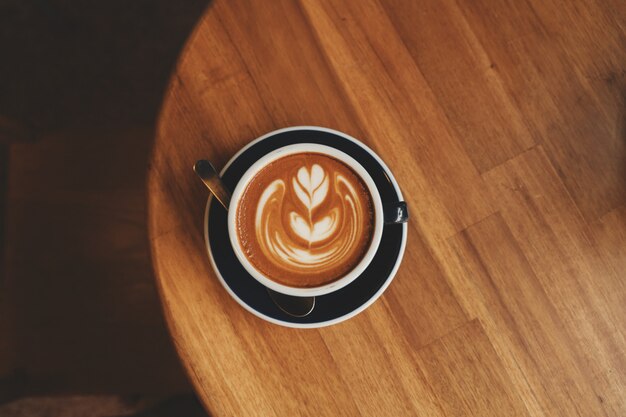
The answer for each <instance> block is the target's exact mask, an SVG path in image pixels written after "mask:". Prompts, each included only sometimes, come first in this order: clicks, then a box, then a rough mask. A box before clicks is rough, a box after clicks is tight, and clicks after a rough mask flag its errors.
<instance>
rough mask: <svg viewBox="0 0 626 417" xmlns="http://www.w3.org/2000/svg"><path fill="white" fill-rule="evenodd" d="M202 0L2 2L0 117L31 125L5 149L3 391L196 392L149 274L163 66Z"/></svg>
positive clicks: (167, 66) (0, 280)
mask: <svg viewBox="0 0 626 417" xmlns="http://www.w3.org/2000/svg"><path fill="white" fill-rule="evenodd" d="M208 4H209V0H191V1H185V2H173V1H167V0H134V1H121V0H114V1H100V0H98V1H95V0H88V1H85V0H83V1H78V0H77V1H70V0H3V1H0V54H1V56H0V119H2V120H10V121H11V123H13V122H16V124H17V125H19V126H20V127H23V128H24V130H25V131H27V132H28V135H25V136H28V139H31V140H30V141H28V142H27V143H24V142H23V141H22V142H21V143H11V144H10V145H8V148H6V150H5V151H3V152H0V156H2V155H4V157H5V158H8V162H7V161H0V165H2V166H3V168H6V171H7V173H6V174H7V175H8V180H7V183H8V186H7V187H6V188H7V190H6V196H0V200H5V201H3V202H2V203H3V205H4V206H5V209H6V210H5V213H6V214H5V215H4V218H2V219H0V221H2V222H3V223H4V224H5V226H6V227H5V229H4V230H5V232H4V236H0V239H2V240H3V241H4V251H5V253H4V264H2V265H0V266H1V267H2V272H0V332H1V333H0V391H3V392H2V393H0V397H2V396H3V395H4V398H0V403H1V402H2V401H3V400H4V401H6V400H9V399H10V398H9V396H8V395H6V393H7V392H12V393H13V396H15V397H17V396H23V395H33V394H37V395H41V394H47V393H52V394H72V395H74V394H81V393H111V394H114V393H119V394H124V395H130V394H133V393H136V394H139V395H144V394H145V395H157V396H167V395H168V394H173V393H177V392H188V391H189V390H190V388H189V386H188V384H187V382H186V378H185V377H184V375H183V373H182V371H181V369H180V366H179V364H178V361H177V358H176V356H175V354H174V352H173V349H172V346H171V344H170V342H169V336H168V335H167V331H166V329H165V327H164V324H163V319H162V315H161V310H160V305H159V302H158V297H157V293H156V289H155V287H154V279H153V275H152V270H151V265H150V260H149V254H148V245H147V234H146V221H145V214H146V213H145V207H146V203H145V179H146V167H147V158H148V154H149V151H150V148H151V144H152V138H153V132H154V123H155V120H156V116H157V112H158V109H159V107H160V104H161V98H162V94H163V92H164V89H165V87H166V85H167V81H168V78H169V74H170V72H171V70H172V68H173V66H174V64H175V62H176V58H177V56H178V54H179V52H180V50H181V48H182V46H183V44H184V42H185V40H186V39H187V37H188V36H189V34H190V33H191V31H192V30H193V28H194V26H195V24H196V23H197V21H198V19H199V18H200V16H201V15H202V13H203V12H204V10H205V9H206V7H207V5H208ZM2 120H0V122H1V121H2ZM0 127H2V125H1V123H0ZM0 133H2V132H0ZM0 136H2V135H0ZM18 136H19V135H18ZM9 139H10V138H9ZM16 139H18V140H19V139H24V138H23V137H16ZM7 166H8V168H7ZM0 188H2V187H0ZM0 230H1V229H0ZM0 247H1V246H0ZM13 382H14V383H13ZM9 388H10V389H9Z"/></svg>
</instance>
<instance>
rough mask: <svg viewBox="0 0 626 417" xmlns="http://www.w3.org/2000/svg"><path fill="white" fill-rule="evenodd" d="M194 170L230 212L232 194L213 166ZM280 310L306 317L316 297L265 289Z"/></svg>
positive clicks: (201, 162) (197, 166) (204, 162)
mask: <svg viewBox="0 0 626 417" xmlns="http://www.w3.org/2000/svg"><path fill="white" fill-rule="evenodd" d="M193 170H194V172H195V173H196V174H198V176H199V177H200V179H201V180H202V182H203V183H204V185H206V186H207V188H208V189H209V191H211V193H212V194H213V195H214V196H215V198H216V199H217V201H219V202H220V204H222V206H224V208H225V209H226V210H228V206H229V204H230V192H229V191H228V189H227V188H226V185H224V183H223V182H222V179H221V178H220V176H219V174H218V173H217V171H216V170H215V168H214V167H213V165H212V164H211V163H210V162H209V161H207V160H205V159H201V160H199V161H197V162H196V163H195V165H194V166H193ZM265 289H266V290H267V292H268V294H269V296H270V298H271V299H272V301H273V302H274V304H276V306H277V307H278V308H280V309H281V310H282V311H284V312H285V313H287V314H289V315H290V316H293V317H305V316H308V315H309V314H311V312H312V311H313V309H314V308H315V297H294V296H292V295H286V294H281V293H279V292H276V291H274V290H270V289H269V288H267V287H266V288H265Z"/></svg>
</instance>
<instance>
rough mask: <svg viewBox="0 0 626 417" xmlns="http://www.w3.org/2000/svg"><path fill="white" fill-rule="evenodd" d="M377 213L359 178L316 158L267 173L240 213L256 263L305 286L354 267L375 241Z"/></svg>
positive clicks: (280, 164)
mask: <svg viewBox="0 0 626 417" xmlns="http://www.w3.org/2000/svg"><path fill="white" fill-rule="evenodd" d="M255 197H256V198H255ZM373 216H374V215H373V208H372V201H371V196H370V195H369V191H368V190H367V188H366V186H365V185H364V183H363V181H362V180H361V179H360V177H359V176H358V175H357V174H356V173H355V172H354V171H352V169H350V168H349V167H348V166H347V165H345V164H343V163H341V162H340V161H338V160H336V159H334V158H331V157H328V156H325V155H322V154H314V153H301V154H295V155H289V156H286V157H283V158H281V159H279V160H277V161H274V162H272V163H271V164H269V165H268V166H267V167H265V168H264V169H263V170H261V171H260V172H259V173H258V174H257V175H256V176H255V177H254V178H253V180H252V181H251V182H250V184H249V185H248V187H247V188H246V190H245V191H244V196H243V198H242V203H241V204H240V206H239V209H238V213H237V218H238V226H239V227H238V231H239V239H240V242H241V243H242V246H243V247H244V249H245V253H246V256H247V257H248V259H249V260H250V262H251V263H252V264H253V265H254V266H255V267H256V268H257V269H259V270H260V271H261V272H263V273H264V274H265V275H267V276H269V277H271V278H272V279H273V280H275V281H277V282H279V283H283V284H285V285H291V286H298V287H307V286H319V285H323V284H325V283H327V282H332V281H334V280H336V279H339V278H341V276H343V275H344V274H345V273H347V272H349V271H350V270H351V269H352V268H354V266H355V265H356V264H357V263H358V262H359V261H360V260H361V258H362V256H363V254H364V253H365V252H366V251H367V249H368V246H369V243H370V242H371V235H372V225H373ZM251 232H253V233H251Z"/></svg>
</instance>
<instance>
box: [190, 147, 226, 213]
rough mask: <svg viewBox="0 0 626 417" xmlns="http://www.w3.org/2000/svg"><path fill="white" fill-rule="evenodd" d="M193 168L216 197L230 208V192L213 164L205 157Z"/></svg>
mask: <svg viewBox="0 0 626 417" xmlns="http://www.w3.org/2000/svg"><path fill="white" fill-rule="evenodd" d="M193 170H194V171H195V173H196V174H198V176H199V177H200V179H201V180H202V182H203V183H204V185H206V186H207V188H208V189H209V190H210V191H211V193H212V194H213V195H214V196H215V198H217V200H218V201H219V202H220V203H221V204H222V206H224V208H225V209H226V210H228V206H229V204H230V192H229V191H228V190H227V189H226V187H225V186H224V183H223V182H222V180H221V179H220V176H219V175H218V173H217V171H216V170H215V168H214V167H213V165H212V164H211V163H210V162H209V161H207V160H205V159H200V160H199V161H197V162H196V163H195V165H194V166H193Z"/></svg>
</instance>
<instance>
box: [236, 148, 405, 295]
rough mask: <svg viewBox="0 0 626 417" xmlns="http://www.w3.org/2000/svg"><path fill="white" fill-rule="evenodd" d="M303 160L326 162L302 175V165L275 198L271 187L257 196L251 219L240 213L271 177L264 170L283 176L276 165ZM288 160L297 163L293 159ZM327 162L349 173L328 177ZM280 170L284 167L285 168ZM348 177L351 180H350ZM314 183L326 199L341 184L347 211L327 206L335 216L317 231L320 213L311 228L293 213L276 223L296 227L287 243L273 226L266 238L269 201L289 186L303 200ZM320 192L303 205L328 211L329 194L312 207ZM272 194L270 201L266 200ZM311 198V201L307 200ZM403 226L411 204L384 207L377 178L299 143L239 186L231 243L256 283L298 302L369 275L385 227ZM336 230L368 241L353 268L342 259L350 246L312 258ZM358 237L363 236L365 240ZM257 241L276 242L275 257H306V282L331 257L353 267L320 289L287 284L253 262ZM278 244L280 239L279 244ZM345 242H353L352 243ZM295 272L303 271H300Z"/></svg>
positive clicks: (332, 153) (254, 169) (343, 157)
mask: <svg viewBox="0 0 626 417" xmlns="http://www.w3.org/2000/svg"><path fill="white" fill-rule="evenodd" d="M302 155H309V156H312V157H313V159H314V160H315V159H316V158H317V159H318V160H319V161H320V162H319V164H313V165H310V166H309V167H308V168H300V169H299V170H297V165H296V171H293V170H292V171H293V172H294V174H293V175H291V177H290V178H285V179H284V180H283V181H282V183H277V184H278V185H277V187H278V186H280V187H282V188H280V187H278V188H277V191H276V192H277V193H278V194H276V193H274V194H272V189H270V187H267V188H265V189H264V191H263V194H259V195H257V196H256V199H257V200H258V203H256V205H255V206H253V207H252V209H250V210H248V211H249V215H246V214H245V213H243V214H240V209H241V210H242V211H243V210H244V209H243V207H247V206H246V204H247V203H248V201H247V199H248V198H249V197H248V196H247V195H248V194H249V193H250V192H249V191H248V189H249V188H250V186H251V184H253V183H254V182H255V181H258V177H259V176H260V173H261V176H262V173H263V172H265V171H264V170H266V168H267V167H270V166H274V171H276V172H280V170H277V166H278V165H276V164H283V162H282V161H287V162H288V161H290V160H292V162H293V160H294V157H296V158H299V157H300V156H302ZM287 157H292V158H291V159H289V158H287ZM323 161H330V165H331V166H332V165H333V162H332V161H335V162H337V164H335V166H336V168H338V169H339V170H340V171H341V170H343V171H341V172H340V174H336V175H335V176H334V177H333V176H332V175H331V174H330V173H329V172H326V171H330V170H331V168H326V169H324V168H322V166H324V164H323ZM274 163H276V164H274ZM273 164H274V165H273ZM287 165H288V164H287ZM292 165H293V164H292ZM315 165H317V167H315ZM341 166H344V167H345V168H342V167H341ZM278 167H279V168H280V166H278ZM301 174H302V175H301ZM285 175H287V174H285ZM351 176H352V177H351ZM345 178H349V179H348V180H345ZM350 178H352V179H350ZM333 179H334V182H333ZM300 180H302V181H300ZM268 181H269V180H268ZM277 181H279V180H277ZM312 183H314V184H313V185H316V186H317V187H318V189H319V190H323V191H326V194H328V192H329V191H328V190H329V187H330V189H332V187H333V184H336V189H337V190H339V189H340V190H342V192H344V193H345V196H343V195H342V198H343V200H342V199H336V201H339V202H341V204H343V207H344V209H343V211H342V210H339V208H332V207H330V206H329V207H327V208H328V211H329V213H330V214H329V215H328V216H326V217H323V218H322V219H321V220H320V221H319V222H318V223H317V224H315V225H314V226H311V216H312V215H311V213H312V210H314V209H311V208H309V212H308V215H309V225H308V226H307V225H306V224H305V223H306V222H305V221H304V220H303V217H305V216H300V215H299V214H298V213H295V212H290V213H289V214H288V215H286V217H285V218H286V219H288V221H284V222H283V223H274V224H277V225H278V226H279V227H282V226H284V224H288V226H287V227H291V228H292V229H293V230H288V231H287V232H286V234H285V235H284V236H283V237H282V239H281V236H280V235H278V234H277V232H276V231H275V230H274V229H273V228H272V227H270V226H267V227H266V232H267V233H265V234H262V233H260V232H259V231H258V230H260V228H261V227H263V223H262V222H260V221H259V220H258V219H259V218H263V216H264V207H266V206H268V205H269V203H267V201H273V200H272V198H274V197H276V196H284V195H285V194H284V193H285V188H289V187H291V188H290V190H289V192H291V195H293V196H300V197H301V196H302V195H303V188H306V186H310V187H312V185H311V184H312ZM272 184H274V183H272ZM303 184H304V185H303ZM279 188H280V189H279ZM281 190H282V194H281ZM359 190H361V191H359ZM363 190H365V191H363ZM316 192H317V191H313V192H311V193H309V194H310V195H309V196H308V197H307V196H306V195H304V197H302V198H301V200H302V201H305V202H308V203H309V204H310V205H315V204H317V205H318V206H317V207H322V208H324V207H325V206H324V205H323V203H322V202H321V199H323V198H325V197H324V196H325V195H326V194H324V195H323V196H322V197H321V198H317V201H315V202H312V200H313V199H314V197H316V194H315V193H316ZM259 193H260V192H259ZM266 195H268V196H269V197H264V196H266ZM365 195H367V197H366V198H365V197H363V196H365ZM307 198H308V200H306V199H307ZM329 198H330V197H329ZM274 199H275V198H274ZM294 200H296V203H297V204H298V205H301V201H297V199H296V198H294ZM255 201H256V200H255ZM261 202H263V204H261ZM248 205H249V204H248ZM346 207H347V209H346ZM355 207H356V208H355ZM357 208H360V211H358V210H357ZM318 210H319V209H318ZM283 211H288V210H283ZM341 213H343V214H344V216H343V218H342V217H341V216H340V214H341ZM346 213H352V216H351V217H350V216H348V215H346ZM359 213H360V214H359ZM367 216H369V217H367ZM252 217H254V218H255V219H256V220H255V221H256V223H254V224H255V226H252V227H251V228H249V229H248V230H247V232H246V233H243V232H242V231H246V229H245V227H242V224H243V223H242V222H243V220H241V219H242V218H243V219H246V218H252ZM402 221H406V205H404V203H400V204H399V205H398V204H392V205H391V206H387V205H385V206H384V205H383V202H382V201H381V197H380V194H379V192H378V189H377V187H376V185H375V183H374V181H373V179H372V178H371V176H370V175H369V173H368V172H367V171H366V170H365V168H364V167H363V166H362V165H361V164H360V163H359V162H358V161H357V160H355V159H354V158H353V157H351V156H350V155H348V154H346V153H344V152H342V151H340V150H338V149H336V148H333V147H330V146H326V145H320V144H315V143H298V144H293V145H288V146H284V147H282V148H279V149H276V150H274V151H273V152H270V153H268V154H266V155H265V156H263V157H261V158H260V159H259V160H257V161H256V162H255V163H254V164H253V165H252V166H251V167H250V168H249V169H248V170H247V171H246V172H245V173H244V174H243V176H242V177H241V179H240V180H239V182H238V183H237V185H236V186H235V189H234V190H233V193H232V196H231V199H230V204H229V207H228V232H229V238H230V243H231V245H232V248H233V251H234V253H235V255H236V257H237V259H238V260H239V262H240V263H241V265H242V266H243V267H244V268H245V270H246V271H247V272H248V273H249V274H250V275H251V276H252V277H253V278H254V279H256V280H257V281H258V282H260V283H261V284H263V285H264V286H266V287H267V288H269V289H271V290H274V291H277V292H279V293H283V294H287V295H291V296H296V297H312V296H321V295H324V294H329V293H331V292H334V291H337V290H339V289H341V288H343V287H345V286H347V285H349V284H350V283H352V282H353V281H354V280H355V279H357V278H358V277H359V275H361V274H362V273H363V271H364V270H365V269H366V268H367V266H368V265H369V264H370V262H371V261H372V259H373V258H374V255H375V254H376V252H377V250H378V247H379V245H380V241H381V237H382V234H383V227H384V224H385V223H399V222H402ZM289 225H290V226H289ZM346 225H348V226H346ZM359 225H362V226H359ZM318 226H319V227H318ZM252 228H255V230H256V232H255V231H253V230H251V229H252ZM333 230H335V231H336V230H341V231H343V233H344V234H347V233H352V234H351V235H350V236H357V240H359V239H358V238H359V237H360V242H365V243H358V242H357V244H362V246H363V247H361V248H360V249H359V251H358V255H352V258H354V259H352V261H351V263H350V264H347V263H346V264H345V265H343V264H342V263H341V262H342V258H341V256H340V255H341V254H343V253H348V250H347V249H346V248H347V247H348V246H347V245H344V246H342V247H338V246H337V247H335V248H334V249H335V251H334V252H332V251H329V252H323V253H321V254H320V253H312V251H313V249H312V247H311V243H310V242H311V241H314V240H315V239H318V241H320V242H326V241H325V240H324V238H326V237H327V235H330V233H331V232H332V231H333ZM346 230H347V231H346ZM358 232H360V233H361V234H360V235H359V234H358ZM242 233H243V235H242ZM303 236H304V237H305V238H308V239H309V247H308V249H307V247H306V246H305V247H304V248H293V249H292V248H290V247H288V246H289V245H287V244H285V243H284V242H283V240H288V239H290V237H293V239H294V240H295V241H302V237H303ZM257 237H258V239H257ZM255 239H257V240H264V239H265V240H269V241H271V242H270V243H269V244H267V245H266V246H268V247H271V248H273V250H274V249H275V250H274V252H275V254H277V255H276V256H284V257H289V256H290V255H291V256H295V257H297V256H301V257H303V260H301V261H300V262H302V263H300V264H297V265H300V266H301V269H299V270H297V272H298V274H300V275H298V276H304V277H306V274H307V271H308V270H309V269H306V268H309V267H310V270H311V271H314V270H315V268H314V267H315V265H316V264H315V262H318V263H319V262H321V261H319V259H330V258H331V255H332V256H334V258H332V259H334V261H335V263H336V264H337V265H338V266H339V267H349V270H345V271H342V272H341V274H340V276H337V277H333V279H332V280H329V282H320V283H319V285H318V284H313V285H310V284H308V285H305V286H303V285H299V284H298V283H297V282H296V283H294V282H285V281H284V280H279V279H277V276H276V275H274V276H270V274H269V273H268V272H267V270H265V271H264V270H262V268H260V267H259V263H258V262H257V264H255V262H253V261H252V260H251V257H252V259H257V258H258V256H257V255H258V254H256V252H259V251H260V250H256V249H254V247H256V246H254V247H253V249H252V250H251V247H250V246H249V245H248V246H246V245H247V242H249V241H254V242H253V243H254V244H255V245H256V244H257V243H258V242H256V241H255ZM273 239H275V241H274V240H273ZM328 239H330V238H327V240H328ZM343 240H344V241H347V239H343ZM353 240H354V239H353ZM305 241H306V239H305ZM255 242H256V243H255ZM354 245H355V243H352V246H354ZM352 246H351V247H352ZM264 247H265V246H264ZM344 249H346V250H344ZM255 251H256V252H255ZM307 251H308V252H307ZM357 258H358V259H357ZM346 259H347V258H346ZM307 262H309V263H307ZM295 268H296V269H297V268H298V266H296V267H295ZM279 281H281V282H279Z"/></svg>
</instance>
